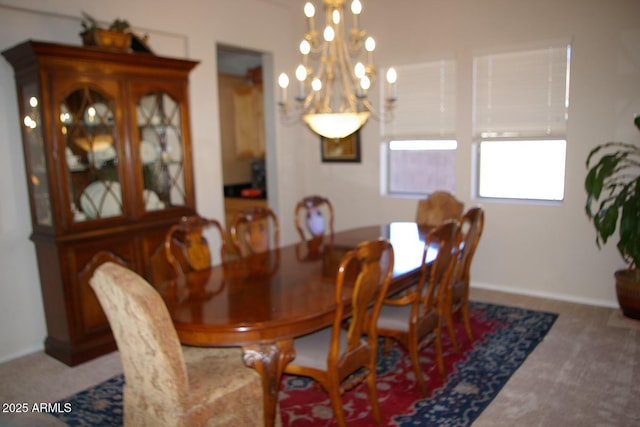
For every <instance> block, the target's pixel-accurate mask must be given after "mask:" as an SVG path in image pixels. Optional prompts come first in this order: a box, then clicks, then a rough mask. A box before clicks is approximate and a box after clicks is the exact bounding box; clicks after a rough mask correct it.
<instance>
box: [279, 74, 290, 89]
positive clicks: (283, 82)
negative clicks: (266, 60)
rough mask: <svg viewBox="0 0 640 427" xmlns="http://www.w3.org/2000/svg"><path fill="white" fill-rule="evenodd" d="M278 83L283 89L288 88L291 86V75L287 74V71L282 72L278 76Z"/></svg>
mask: <svg viewBox="0 0 640 427" xmlns="http://www.w3.org/2000/svg"><path fill="white" fill-rule="evenodd" d="M278 85H279V86H280V87H281V88H282V89H286V88H287V87H289V76H287V74H286V73H282V74H280V76H279V77H278Z"/></svg>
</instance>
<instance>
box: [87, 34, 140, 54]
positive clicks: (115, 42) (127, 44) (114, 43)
mask: <svg viewBox="0 0 640 427" xmlns="http://www.w3.org/2000/svg"><path fill="white" fill-rule="evenodd" d="M80 36H82V43H83V44H84V45H85V46H98V47H102V48H106V49H113V50H118V51H125V52H128V51H129V50H131V33H123V32H121V31H112V30H104V29H102V28H94V29H92V30H87V31H85V32H83V33H80Z"/></svg>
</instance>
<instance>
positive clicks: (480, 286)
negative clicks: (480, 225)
mask: <svg viewBox="0 0 640 427" xmlns="http://www.w3.org/2000/svg"><path fill="white" fill-rule="evenodd" d="M471 287H472V288H478V289H486V290H490V291H497V292H505V293H508V294H516V295H524V296H529V297H537V298H546V299H553V300H559V301H566V302H573V303H576V304H587V305H595V306H598V307H608V308H618V307H619V306H618V303H617V302H616V301H607V300H600V299H593V298H582V297H576V296H575V295H566V294H560V293H554V292H541V291H533V290H530V289H521V288H513V287H510V286H502V285H493V284H490V283H479V282H473V281H472V282H471Z"/></svg>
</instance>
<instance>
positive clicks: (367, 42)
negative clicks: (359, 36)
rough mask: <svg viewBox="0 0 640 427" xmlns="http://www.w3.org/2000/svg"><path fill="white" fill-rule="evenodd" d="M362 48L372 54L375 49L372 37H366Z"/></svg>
mask: <svg viewBox="0 0 640 427" xmlns="http://www.w3.org/2000/svg"><path fill="white" fill-rule="evenodd" d="M364 48H365V49H366V50H367V52H373V51H374V50H375V49H376V41H375V40H374V39H373V37H367V39H366V40H365V41H364Z"/></svg>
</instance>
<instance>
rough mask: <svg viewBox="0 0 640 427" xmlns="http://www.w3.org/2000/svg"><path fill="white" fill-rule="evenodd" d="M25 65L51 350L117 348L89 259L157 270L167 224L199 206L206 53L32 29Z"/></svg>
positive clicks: (18, 58) (32, 188) (70, 359)
mask: <svg viewBox="0 0 640 427" xmlns="http://www.w3.org/2000/svg"><path fill="white" fill-rule="evenodd" d="M3 55H4V57H5V58H6V59H7V61H9V63H11V65H12V66H13V68H14V71H15V80H16V86H17V92H18V103H19V112H20V123H19V124H18V123H16V125H20V126H21V129H22V139H23V148H24V160H25V168H26V174H27V185H28V188H29V202H30V206H31V221H32V226H33V233H32V235H31V240H32V241H33V242H34V244H35V248H36V255H37V259H38V268H39V275H40V283H41V287H42V297H43V300H44V308H45V316H46V321H47V333H48V335H47V338H46V341H45V351H46V352H47V353H48V354H50V355H51V356H53V357H55V358H57V359H59V360H61V361H62V362H64V363H66V364H68V365H75V364H78V363H81V362H83V361H86V360H89V359H91V358H94V357H97V356H99V355H101V354H104V353H107V352H109V351H112V350H114V349H115V348H116V346H115V341H114V340H113V336H112V334H111V331H110V329H109V324H108V321H107V318H106V316H105V315H104V313H103V311H102V309H101V307H100V304H99V303H98V300H97V298H96V297H95V295H94V293H93V290H92V289H91V288H90V287H89V283H88V281H89V279H90V277H91V273H92V271H91V268H92V266H91V265H90V264H89V261H90V260H91V259H92V257H93V256H94V255H95V254H96V253H98V252H101V251H106V252H108V253H110V254H112V255H114V256H116V257H117V258H118V259H119V260H121V261H122V263H123V264H125V265H127V266H128V267H130V268H131V269H132V270H135V271H137V272H138V273H139V274H141V275H143V276H145V277H147V278H149V276H150V274H151V266H150V264H151V263H150V260H151V258H152V256H153V255H154V254H156V253H158V250H159V248H160V247H161V245H162V243H163V239H164V234H165V232H166V231H167V229H168V228H169V227H170V226H171V225H172V224H174V223H175V222H177V221H178V220H179V218H180V217H182V216H183V215H189V214H192V213H194V212H195V197H194V184H193V172H192V158H191V143H190V131H189V109H188V107H189V100H188V78H189V72H190V71H191V70H192V69H193V67H194V66H195V65H196V64H197V62H194V61H189V60H181V59H171V58H162V57H158V56H154V55H151V54H145V53H122V52H115V51H110V50H104V49H100V48H86V47H75V46H65V45H60V44H53V43H44V42H36V41H26V42H24V43H22V44H20V45H17V46H15V47H13V48H10V49H8V50H6V51H4V52H3Z"/></svg>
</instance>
